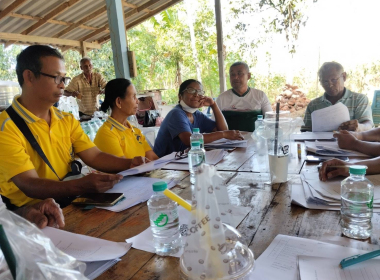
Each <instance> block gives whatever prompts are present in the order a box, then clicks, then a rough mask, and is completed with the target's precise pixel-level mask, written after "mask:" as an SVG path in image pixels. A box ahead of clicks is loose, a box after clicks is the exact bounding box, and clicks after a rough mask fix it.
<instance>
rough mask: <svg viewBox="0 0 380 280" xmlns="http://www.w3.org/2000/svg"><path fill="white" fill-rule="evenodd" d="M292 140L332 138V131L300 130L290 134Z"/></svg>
mask: <svg viewBox="0 0 380 280" xmlns="http://www.w3.org/2000/svg"><path fill="white" fill-rule="evenodd" d="M291 137H292V139H293V140H296V141H310V140H325V141H327V140H334V141H335V138H334V137H333V132H302V133H297V134H296V133H294V134H292V135H291Z"/></svg>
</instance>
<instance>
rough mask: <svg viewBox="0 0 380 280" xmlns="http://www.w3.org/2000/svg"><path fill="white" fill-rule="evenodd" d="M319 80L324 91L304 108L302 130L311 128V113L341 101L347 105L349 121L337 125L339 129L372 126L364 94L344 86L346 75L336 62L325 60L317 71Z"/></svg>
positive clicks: (370, 113) (351, 129)
mask: <svg viewBox="0 0 380 280" xmlns="http://www.w3.org/2000/svg"><path fill="white" fill-rule="evenodd" d="M318 76H319V82H320V83H321V85H322V87H323V89H324V90H325V93H324V94H323V95H322V96H321V97H318V98H315V99H314V100H312V101H311V102H310V103H309V105H308V106H307V108H306V112H305V117H304V123H305V126H303V127H302V129H301V130H302V131H311V130H312V121H311V113H312V112H314V111H316V110H319V109H323V108H326V107H329V106H332V105H334V104H336V103H337V102H341V103H343V104H344V105H346V106H347V108H348V111H349V114H350V121H347V122H344V123H342V124H341V125H340V126H339V130H350V131H366V130H369V129H371V128H372V127H373V120H372V110H371V106H370V105H369V102H368V98H367V96H365V95H364V94H361V93H356V92H352V91H350V90H349V89H347V88H345V87H344V82H345V81H346V78H347V75H346V72H344V70H343V66H342V65H341V64H339V63H337V62H325V63H324V64H323V65H322V66H321V68H320V69H319V71H318Z"/></svg>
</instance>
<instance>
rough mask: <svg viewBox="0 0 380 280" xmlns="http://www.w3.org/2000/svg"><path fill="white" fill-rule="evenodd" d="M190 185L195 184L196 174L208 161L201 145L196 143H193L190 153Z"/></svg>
mask: <svg viewBox="0 0 380 280" xmlns="http://www.w3.org/2000/svg"><path fill="white" fill-rule="evenodd" d="M188 157H189V171H190V183H191V184H195V174H197V172H198V168H199V167H200V165H201V164H202V163H204V162H205V161H206V152H205V150H204V149H202V148H201V147H200V143H199V142H197V141H194V142H192V143H191V150H190V151H189V153H188Z"/></svg>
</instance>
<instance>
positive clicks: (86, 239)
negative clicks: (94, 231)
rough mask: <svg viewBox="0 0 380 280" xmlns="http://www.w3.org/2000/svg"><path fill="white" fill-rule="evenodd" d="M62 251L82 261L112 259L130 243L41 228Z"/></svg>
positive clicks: (123, 251)
mask: <svg viewBox="0 0 380 280" xmlns="http://www.w3.org/2000/svg"><path fill="white" fill-rule="evenodd" d="M42 232H43V233H44V234H45V235H46V236H47V237H49V238H50V239H51V241H52V242H53V243H54V245H55V246H56V247H57V248H58V249H60V250H61V251H62V252H64V253H66V254H68V255H70V256H72V257H74V258H76V259H77V260H79V261H83V262H93V261H105V260H113V259H116V258H120V257H121V256H124V255H125V254H126V253H127V252H128V250H129V249H130V248H131V244H129V243H124V242H112V241H108V240H104V239H100V238H95V237H91V236H86V235H82V234H76V233H72V232H68V231H64V230H60V229H56V228H52V227H46V228H44V229H42Z"/></svg>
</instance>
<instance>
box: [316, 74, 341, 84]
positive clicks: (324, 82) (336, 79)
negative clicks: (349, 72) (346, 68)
mask: <svg viewBox="0 0 380 280" xmlns="http://www.w3.org/2000/svg"><path fill="white" fill-rule="evenodd" d="M342 76H343V73H342V74H340V75H339V77H338V78H335V79H330V80H323V81H321V84H322V85H324V86H328V85H330V82H331V83H332V84H334V85H335V84H336V83H337V82H338V81H339V79H340V78H341V77H342Z"/></svg>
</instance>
